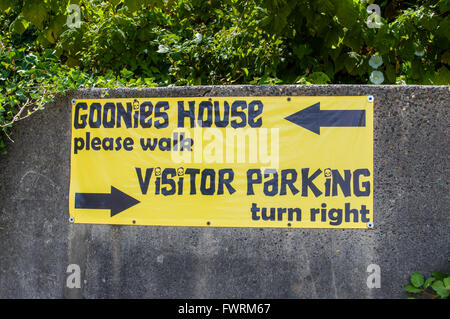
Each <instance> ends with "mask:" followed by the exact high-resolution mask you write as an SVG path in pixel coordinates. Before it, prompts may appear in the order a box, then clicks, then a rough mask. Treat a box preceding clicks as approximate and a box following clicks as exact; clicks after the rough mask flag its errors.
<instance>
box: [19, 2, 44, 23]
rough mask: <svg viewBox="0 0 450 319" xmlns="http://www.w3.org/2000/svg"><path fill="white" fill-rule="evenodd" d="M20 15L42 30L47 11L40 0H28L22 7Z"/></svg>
mask: <svg viewBox="0 0 450 319" xmlns="http://www.w3.org/2000/svg"><path fill="white" fill-rule="evenodd" d="M22 15H23V17H24V18H25V19H27V20H28V21H30V22H31V23H32V24H34V25H35V26H37V27H38V28H39V29H41V30H42V28H43V23H44V20H45V19H46V18H47V11H46V10H45V6H44V5H43V4H42V1H38V0H28V1H25V5H24V6H23V9H22Z"/></svg>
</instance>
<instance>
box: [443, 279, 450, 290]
mask: <svg viewBox="0 0 450 319" xmlns="http://www.w3.org/2000/svg"><path fill="white" fill-rule="evenodd" d="M443 282H444V286H445V289H448V290H450V277H447V278H444V280H443Z"/></svg>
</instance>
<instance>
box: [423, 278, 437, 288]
mask: <svg viewBox="0 0 450 319" xmlns="http://www.w3.org/2000/svg"><path fill="white" fill-rule="evenodd" d="M435 280H436V278H433V277H430V278H428V279H427V280H425V283H424V284H423V288H425V289H427V288H428V287H430V285H431V284H432V283H433V282H434V281H435Z"/></svg>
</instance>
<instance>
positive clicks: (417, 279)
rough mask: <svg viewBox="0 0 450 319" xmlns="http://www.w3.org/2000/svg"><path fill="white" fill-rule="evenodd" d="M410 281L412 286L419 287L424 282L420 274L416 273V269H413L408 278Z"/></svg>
mask: <svg viewBox="0 0 450 319" xmlns="http://www.w3.org/2000/svg"><path fill="white" fill-rule="evenodd" d="M409 280H410V281H411V283H412V284H413V285H414V287H416V288H419V287H421V286H422V285H423V283H424V282H425V279H424V277H423V275H422V274H420V273H418V272H417V271H414V272H413V273H412V275H411V277H410V278H409Z"/></svg>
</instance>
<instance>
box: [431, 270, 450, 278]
mask: <svg viewBox="0 0 450 319" xmlns="http://www.w3.org/2000/svg"><path fill="white" fill-rule="evenodd" d="M431 275H432V276H433V277H434V278H436V279H437V280H443V279H444V278H445V277H448V275H447V274H444V273H443V272H440V271H432V272H431Z"/></svg>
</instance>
